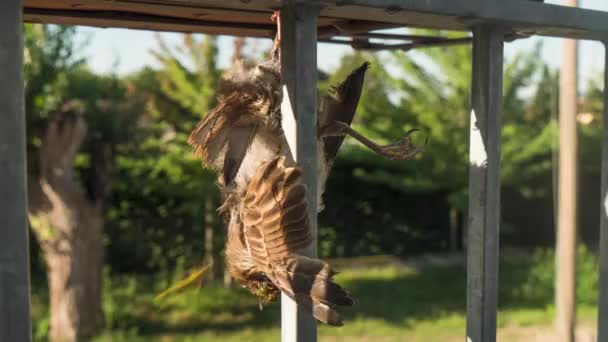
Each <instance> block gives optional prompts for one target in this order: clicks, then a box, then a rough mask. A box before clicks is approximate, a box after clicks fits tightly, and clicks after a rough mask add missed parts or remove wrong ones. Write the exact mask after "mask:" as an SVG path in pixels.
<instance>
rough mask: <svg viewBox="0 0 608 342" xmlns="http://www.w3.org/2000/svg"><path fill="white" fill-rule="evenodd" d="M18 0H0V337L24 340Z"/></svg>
mask: <svg viewBox="0 0 608 342" xmlns="http://www.w3.org/2000/svg"><path fill="white" fill-rule="evenodd" d="M21 20H22V18H21V1H19V0H4V1H0V75H2V80H3V82H2V83H1V84H0V341H30V340H31V333H30V331H31V324H30V283H29V280H30V277H29V274H30V263H29V246H28V241H29V239H28V223H27V186H26V158H25V153H26V152H25V140H26V139H25V137H26V136H25V112H24V104H23V38H22V24H21Z"/></svg>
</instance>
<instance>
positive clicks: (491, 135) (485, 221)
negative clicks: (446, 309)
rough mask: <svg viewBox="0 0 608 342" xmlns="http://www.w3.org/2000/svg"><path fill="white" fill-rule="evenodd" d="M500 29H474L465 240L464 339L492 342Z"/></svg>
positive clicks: (500, 62) (497, 233) (493, 326)
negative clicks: (465, 296)
mask: <svg viewBox="0 0 608 342" xmlns="http://www.w3.org/2000/svg"><path fill="white" fill-rule="evenodd" d="M503 48H504V31H503V29H501V28H500V27H496V26H490V25H479V26H477V27H475V29H474V30H473V81H472V101H471V102H472V105H473V110H472V111H471V126H470V138H469V139H470V150H469V163H470V165H469V167H470V169H469V227H468V229H469V230H468V239H467V252H468V255H467V341H468V342H492V341H496V306H497V305H496V304H497V289H498V246H499V244H498V236H499V222H500V134H501V133H500V127H501V110H502V73H503V69H502V68H503Z"/></svg>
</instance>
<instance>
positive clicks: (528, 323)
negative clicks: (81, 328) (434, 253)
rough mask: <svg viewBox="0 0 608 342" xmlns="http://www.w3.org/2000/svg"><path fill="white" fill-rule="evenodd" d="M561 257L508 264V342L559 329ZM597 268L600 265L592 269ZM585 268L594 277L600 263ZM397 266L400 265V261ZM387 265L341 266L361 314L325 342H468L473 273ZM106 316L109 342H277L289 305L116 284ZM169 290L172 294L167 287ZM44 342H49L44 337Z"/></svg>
mask: <svg viewBox="0 0 608 342" xmlns="http://www.w3.org/2000/svg"><path fill="white" fill-rule="evenodd" d="M552 258H553V257H552V254H551V253H540V254H538V253H537V254H536V255H535V256H534V257H529V258H506V259H505V258H503V259H504V260H502V262H501V268H500V291H499V312H498V326H499V336H501V335H500V331H504V332H505V333H504V334H503V335H505V336H508V337H506V338H507V339H511V338H516V337H513V336H518V335H517V331H518V329H521V330H526V329H528V330H529V329H536V328H539V329H549V328H550V326H551V323H552V320H553V317H554V311H553V307H552V299H553V293H552V272H551V270H548V268H549V267H552V265H553V260H552ZM588 258H590V260H586V259H588ZM581 259H584V260H583V262H584V263H585V264H587V265H588V266H587V267H588V268H589V269H590V268H591V266H592V265H591V264H593V262H594V261H593V256H592V255H590V254H589V253H586V254H584V255H583V256H582V257H581ZM393 261H394V260H393ZM379 263H380V264H381V262H380V261H379V259H378V258H375V259H374V261H373V265H372V266H371V267H369V268H366V267H363V266H364V260H363V259H358V260H357V262H356V263H355V265H354V266H358V267H354V268H353V267H347V265H346V264H345V263H344V262H343V263H338V264H340V269H341V271H342V272H341V273H339V274H338V276H337V280H338V282H339V283H341V284H343V285H344V286H345V287H346V288H347V289H349V291H351V293H352V296H353V298H355V305H354V306H353V307H352V308H345V309H344V310H341V312H342V313H343V315H344V317H345V323H346V324H345V326H344V327H340V328H334V327H329V326H326V325H319V336H320V338H319V339H320V341H343V340H348V341H373V342H379V341H403V340H404V338H406V340H407V341H414V342H416V341H420V342H422V341H452V340H454V341H461V340H462V338H463V336H464V334H465V327H466V321H465V312H466V296H465V292H466V286H465V285H466V273H465V270H464V267H463V266H462V265H461V264H460V263H458V262H456V263H453V264H452V265H447V266H446V265H444V266H432V265H426V266H423V267H422V266H420V265H419V264H416V266H415V267H414V266H411V265H410V266H407V265H404V264H403V263H395V262H391V260H390V259H387V260H386V263H385V266H381V265H380V264H379ZM594 277H596V275H593V274H590V272H588V273H584V274H581V275H579V282H581V283H582V284H588V285H585V286H584V288H585V289H584V292H579V302H580V303H581V304H579V307H578V318H579V320H580V321H581V322H583V323H584V324H586V325H592V324H594V321H595V314H596V309H595V306H594V305H593V304H592V303H593V298H595V293H594V291H595V288H596V280H595V278H594ZM106 284H109V285H106V288H105V291H104V292H105V293H104V310H105V311H106V325H107V329H106V332H105V333H104V334H103V335H102V336H99V337H98V338H96V339H95V340H94V341H96V342H106V341H119V342H120V341H125V342H126V341H133V342H138V341H162V342H164V341H217V340H221V341H239V342H242V341H255V342H261V341H277V340H278V339H279V337H280V328H279V326H280V312H279V310H280V305H279V304H278V303H274V304H272V305H270V306H268V307H266V308H264V310H262V311H260V310H259V308H258V301H257V300H256V298H254V297H253V296H252V295H251V294H250V293H249V292H248V291H246V290H245V289H242V288H238V287H233V288H223V287H216V286H206V287H203V288H200V289H194V290H188V291H186V292H184V293H181V294H178V295H175V296H170V297H169V298H166V299H165V300H162V301H154V295H155V294H157V293H158V289H160V288H162V287H161V286H160V285H158V284H155V283H154V282H150V281H149V280H142V279H136V278H134V277H126V278H120V279H119V278H115V277H114V278H113V281H112V282H106ZM163 285H164V284H163ZM43 298H44V296H42V295H39V294H36V295H35V296H34V300H33V303H34V309H33V313H34V318H35V321H36V322H38V323H37V324H38V325H40V326H39V327H38V329H39V330H41V331H44V330H45V329H46V328H48V321H45V317H46V315H47V310H46V308H45V307H44V301H43ZM37 335H38V340H43V336H44V334H43V333H40V332H39V333H37Z"/></svg>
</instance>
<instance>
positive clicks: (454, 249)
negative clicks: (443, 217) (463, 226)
mask: <svg viewBox="0 0 608 342" xmlns="http://www.w3.org/2000/svg"><path fill="white" fill-rule="evenodd" d="M449 248H450V253H458V251H459V248H460V234H459V222H458V210H457V209H456V208H454V207H450V243H449Z"/></svg>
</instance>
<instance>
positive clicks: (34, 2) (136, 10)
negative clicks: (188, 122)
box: [24, 0, 338, 26]
mask: <svg viewBox="0 0 608 342" xmlns="http://www.w3.org/2000/svg"><path fill="white" fill-rule="evenodd" d="M24 6H25V8H27V9H39V10H40V9H49V10H68V11H78V12H90V17H93V16H95V13H94V12H99V11H103V12H107V13H115V15H116V16H120V15H121V14H147V15H151V16H159V17H171V18H185V19H193V20H207V21H213V22H231V23H250V24H251V23H257V24H266V25H270V24H271V20H270V16H271V14H272V12H273V11H272V9H270V8H266V9H259V10H243V9H240V8H214V7H208V6H205V5H204V4H195V3H190V2H185V1H181V2H179V1H171V2H167V1H149V0H146V1H137V0H114V1H99V0H52V1H49V0H24ZM337 21H338V19H334V18H326V17H322V18H319V22H318V24H319V26H328V25H331V24H334V23H335V22H337Z"/></svg>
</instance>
